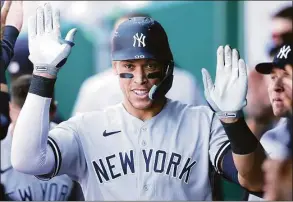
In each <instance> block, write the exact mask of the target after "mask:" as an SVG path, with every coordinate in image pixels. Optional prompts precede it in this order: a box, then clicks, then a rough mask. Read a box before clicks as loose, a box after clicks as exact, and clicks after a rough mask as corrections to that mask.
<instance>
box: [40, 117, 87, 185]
mask: <svg viewBox="0 0 293 202" xmlns="http://www.w3.org/2000/svg"><path fill="white" fill-rule="evenodd" d="M81 120H82V116H81V115H80V116H75V117H73V118H71V119H69V120H68V121H65V122H62V123H60V124H59V125H58V126H56V127H55V128H54V129H52V130H51V131H50V132H49V137H48V145H49V146H50V147H51V148H52V150H53V153H54V157H55V168H54V171H53V172H52V173H50V175H47V176H38V177H39V178H42V179H50V178H52V177H54V176H56V175H62V174H67V175H68V176H70V177H71V178H72V179H73V180H76V181H78V180H79V179H80V178H81V177H82V176H83V175H84V173H85V172H86V169H87V167H86V160H85V156H84V152H83V148H82V145H81V142H80V139H79V135H78V134H79V132H80V131H79V127H78V124H79V123H80V121H81Z"/></svg>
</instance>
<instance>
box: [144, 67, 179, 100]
mask: <svg viewBox="0 0 293 202" xmlns="http://www.w3.org/2000/svg"><path fill="white" fill-rule="evenodd" d="M173 70H174V62H173V61H170V62H169V64H168V65H167V67H166V75H165V77H164V78H163V80H162V81H161V82H160V83H159V84H158V85H154V86H153V87H152V88H151V90H150V92H149V98H150V99H151V100H155V99H158V98H160V97H163V96H165V95H166V94H167V93H168V91H169V90H170V89H171V87H172V84H173V78H174V76H173Z"/></svg>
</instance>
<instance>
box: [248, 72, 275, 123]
mask: <svg viewBox="0 0 293 202" xmlns="http://www.w3.org/2000/svg"><path fill="white" fill-rule="evenodd" d="M248 77H249V78H248V91H247V106H246V107H245V111H246V114H247V115H248V117H250V118H252V119H261V120H264V119H267V118H270V117H274V114H273V111H272V107H271V103H270V99H269V96H268V92H267V89H268V83H267V80H266V77H265V76H264V75H263V74H260V73H258V72H257V71H256V70H254V69H253V70H251V71H250V72H249V75H248Z"/></svg>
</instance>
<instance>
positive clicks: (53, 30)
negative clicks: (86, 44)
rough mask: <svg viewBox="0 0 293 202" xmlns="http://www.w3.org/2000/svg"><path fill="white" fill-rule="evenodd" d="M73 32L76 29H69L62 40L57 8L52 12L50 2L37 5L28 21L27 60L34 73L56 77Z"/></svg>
mask: <svg viewBox="0 0 293 202" xmlns="http://www.w3.org/2000/svg"><path fill="white" fill-rule="evenodd" d="M75 33H76V29H75V28H74V29H71V30H70V31H69V32H68V33H67V35H66V37H65V40H63V39H62V38H61V32H60V12H59V10H58V9H56V10H54V12H53V10H52V7H51V5H50V3H45V4H44V6H39V7H38V8H37V12H36V15H33V16H31V17H30V18H29V21H28V40H29V52H30V55H29V60H30V61H31V62H32V63H33V64H34V73H48V74H50V75H52V76H55V77H56V76H57V73H58V71H59V69H60V67H61V66H62V65H64V64H65V62H66V59H67V57H68V56H69V54H70V51H71V48H72V46H73V45H74V43H73V39H74V36H75Z"/></svg>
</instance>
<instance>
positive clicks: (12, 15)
mask: <svg viewBox="0 0 293 202" xmlns="http://www.w3.org/2000/svg"><path fill="white" fill-rule="evenodd" d="M22 24H23V6H22V1H5V2H4V4H3V7H2V8H1V40H2V38H3V32H4V27H5V26H8V25H10V26H13V27H15V28H16V29H17V30H18V31H19V32H20V31H21V28H22Z"/></svg>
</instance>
